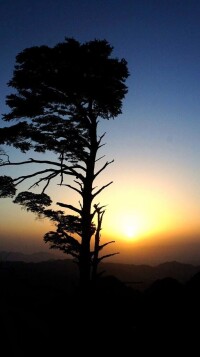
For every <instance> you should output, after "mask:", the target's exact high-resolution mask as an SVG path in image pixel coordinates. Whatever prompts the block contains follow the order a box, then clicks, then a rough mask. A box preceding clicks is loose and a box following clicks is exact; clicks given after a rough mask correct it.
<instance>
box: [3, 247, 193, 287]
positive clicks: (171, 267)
mask: <svg viewBox="0 0 200 357" xmlns="http://www.w3.org/2000/svg"><path fill="white" fill-rule="evenodd" d="M62 257H63V258H62V259H60V258H59V259H58V258H57V256H56V255H54V254H53V253H52V254H51V253H46V252H38V253H33V254H23V253H19V252H16V253H14V252H6V251H1V252H0V261H1V262H13V264H14V263H15V262H24V263H28V264H27V269H30V264H31V263H34V270H36V271H38V272H39V271H41V272H42V271H45V273H47V272H48V271H49V273H50V274H51V273H52V272H54V273H55V274H58V276H59V275H62V276H63V274H64V275H65V274H67V276H71V277H75V278H77V266H76V264H74V262H73V261H72V260H71V259H66V258H65V255H63V256H62ZM14 265H15V264H14ZM28 267H29V268H28ZM24 268H25V267H24ZM99 272H103V274H104V275H105V276H108V275H112V276H115V277H116V278H118V279H119V280H121V281H122V282H124V283H126V285H128V286H131V287H132V288H135V289H138V290H145V289H146V288H147V287H149V286H150V285H151V284H152V283H153V282H154V281H155V280H158V279H163V278H166V277H171V278H174V279H176V280H178V281H179V282H181V283H185V282H187V281H189V280H190V279H191V278H192V276H194V275H195V274H197V273H198V272H200V266H194V265H192V264H183V263H179V262H176V261H172V262H165V263H162V264H159V265H157V266H149V265H134V264H122V263H109V262H104V263H101V264H100V266H99Z"/></svg>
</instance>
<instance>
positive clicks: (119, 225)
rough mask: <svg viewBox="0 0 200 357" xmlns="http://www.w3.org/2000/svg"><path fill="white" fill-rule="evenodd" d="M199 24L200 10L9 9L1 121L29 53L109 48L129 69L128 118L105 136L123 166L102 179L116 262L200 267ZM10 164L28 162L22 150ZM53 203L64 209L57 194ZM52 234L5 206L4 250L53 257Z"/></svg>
mask: <svg viewBox="0 0 200 357" xmlns="http://www.w3.org/2000/svg"><path fill="white" fill-rule="evenodd" d="M199 18H200V2H199V1H198V0H196V1H195V0H180V1H179V0H136V1H134V0H132V1H131V0H122V1H121V0H115V1H114V0H106V1H103V0H96V1H93V0H91V1H89V0H88V1H84V0H83V1H81V0H73V1H67V0H65V1H64V0H56V1H53V0H34V1H32V0H29V1H25V0H18V1H16V2H14V1H11V0H0V23H1V28H0V48H1V58H0V78H1V82H0V113H1V114H3V113H5V112H6V111H8V108H7V107H6V105H5V99H6V95H7V94H9V93H10V92H11V89H10V88H8V86H7V82H8V81H9V80H10V79H11V77H12V73H13V68H14V64H15V57H16V55H17V54H18V53H19V52H21V51H22V50H23V49H25V48H27V47H31V46H39V45H48V46H54V45H56V44H57V43H58V42H62V41H64V38H65V37H73V38H75V39H77V40H78V41H80V42H85V41H90V40H93V39H106V40H107V41H108V42H109V43H110V44H111V45H112V46H113V48H114V50H113V56H114V57H118V58H119V59H121V58H125V59H126V60H127V62H128V69H129V72H130V76H129V78H128V80H127V82H126V84H127V86H128V89H129V91H128V94H127V95H126V98H125V100H124V101H123V108H122V114H121V115H119V116H118V117H117V118H116V119H115V120H110V121H101V123H100V126H99V133H100V134H101V133H103V132H106V135H105V144H106V145H105V146H104V147H103V149H102V153H101V154H105V156H106V160H112V159H114V163H113V164H111V165H110V166H109V167H108V168H107V169H106V171H104V173H103V174H102V178H101V180H102V181H101V183H103V184H106V183H107V182H109V181H113V184H112V185H111V186H109V187H108V188H107V189H106V190H104V191H103V192H102V194H101V195H100V196H99V200H100V202H101V203H102V204H105V205H107V207H106V213H105V216H104V222H103V230H102V239H103V241H104V240H105V241H106V240H113V239H114V240H115V242H116V243H115V244H113V245H112V247H111V246H110V247H109V252H112V251H119V252H120V254H119V255H116V256H115V257H114V258H113V261H116V262H118V261H120V262H127V263H133V264H139V263H148V264H157V263H160V262H163V261H167V260H168V261H172V260H178V261H181V262H190V263H195V264H196V263H199V262H200V163H199V156H200V100H199V99H200V22H199ZM0 125H1V126H4V123H3V122H2V120H1V119H0ZM9 155H10V158H11V159H12V160H13V161H14V160H16V161H17V160H18V161H19V160H20V159H21V156H20V155H19V153H17V152H16V150H15V151H14V150H10V149H9ZM20 170H21V169H20ZM19 172H21V171H19V170H16V168H11V169H10V170H5V169H4V168H2V169H1V173H0V174H9V173H11V174H12V175H13V176H15V177H16V176H18V175H19ZM51 194H52V196H53V198H55V199H57V197H60V199H63V193H61V192H58V191H57V188H55V187H53V188H52V191H51ZM64 194H65V193H64ZM66 196H67V199H71V200H72V201H73V200H76V197H74V196H73V197H72V196H71V193H70V192H67V193H66ZM50 229H52V226H51V224H50V223H49V222H48V221H46V220H43V221H41V220H38V219H36V217H35V216H34V215H33V214H31V213H27V212H26V211H23V210H21V208H20V207H19V206H17V205H14V204H13V203H12V200H11V199H3V200H1V202H0V250H10V251H22V252H36V251H41V250H42V251H48V249H49V247H48V246H47V245H45V243H44V242H43V238H42V237H43V235H44V233H46V232H47V231H48V230H50Z"/></svg>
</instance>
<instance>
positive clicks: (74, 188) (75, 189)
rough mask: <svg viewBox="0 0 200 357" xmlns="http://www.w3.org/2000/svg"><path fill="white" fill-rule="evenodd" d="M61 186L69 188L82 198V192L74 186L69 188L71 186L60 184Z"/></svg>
mask: <svg viewBox="0 0 200 357" xmlns="http://www.w3.org/2000/svg"><path fill="white" fill-rule="evenodd" d="M61 185H62V186H67V187H69V188H71V189H72V190H74V191H76V192H78V193H79V194H80V195H81V196H82V192H81V191H80V190H78V188H76V187H74V186H71V185H68V184H61Z"/></svg>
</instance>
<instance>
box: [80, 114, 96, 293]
mask: <svg viewBox="0 0 200 357" xmlns="http://www.w3.org/2000/svg"><path fill="white" fill-rule="evenodd" d="M89 136H90V152H89V155H88V159H87V162H86V177H85V182H84V187H83V207H82V244H81V251H80V260H79V268H80V285H81V287H82V288H85V287H86V288H88V286H89V285H90V281H91V252H90V241H91V236H92V231H91V223H92V215H91V207H92V200H93V196H92V187H93V181H94V169H95V162H96V153H97V149H98V143H97V122H96V118H92V119H91V123H90V128H89Z"/></svg>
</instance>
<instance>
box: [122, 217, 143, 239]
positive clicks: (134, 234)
mask: <svg viewBox="0 0 200 357" xmlns="http://www.w3.org/2000/svg"><path fill="white" fill-rule="evenodd" d="M140 231H141V221H140V219H139V218H138V217H136V216H129V215H127V216H125V217H122V219H121V233H122V236H123V237H124V239H128V240H137V239H138V237H139V235H140Z"/></svg>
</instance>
